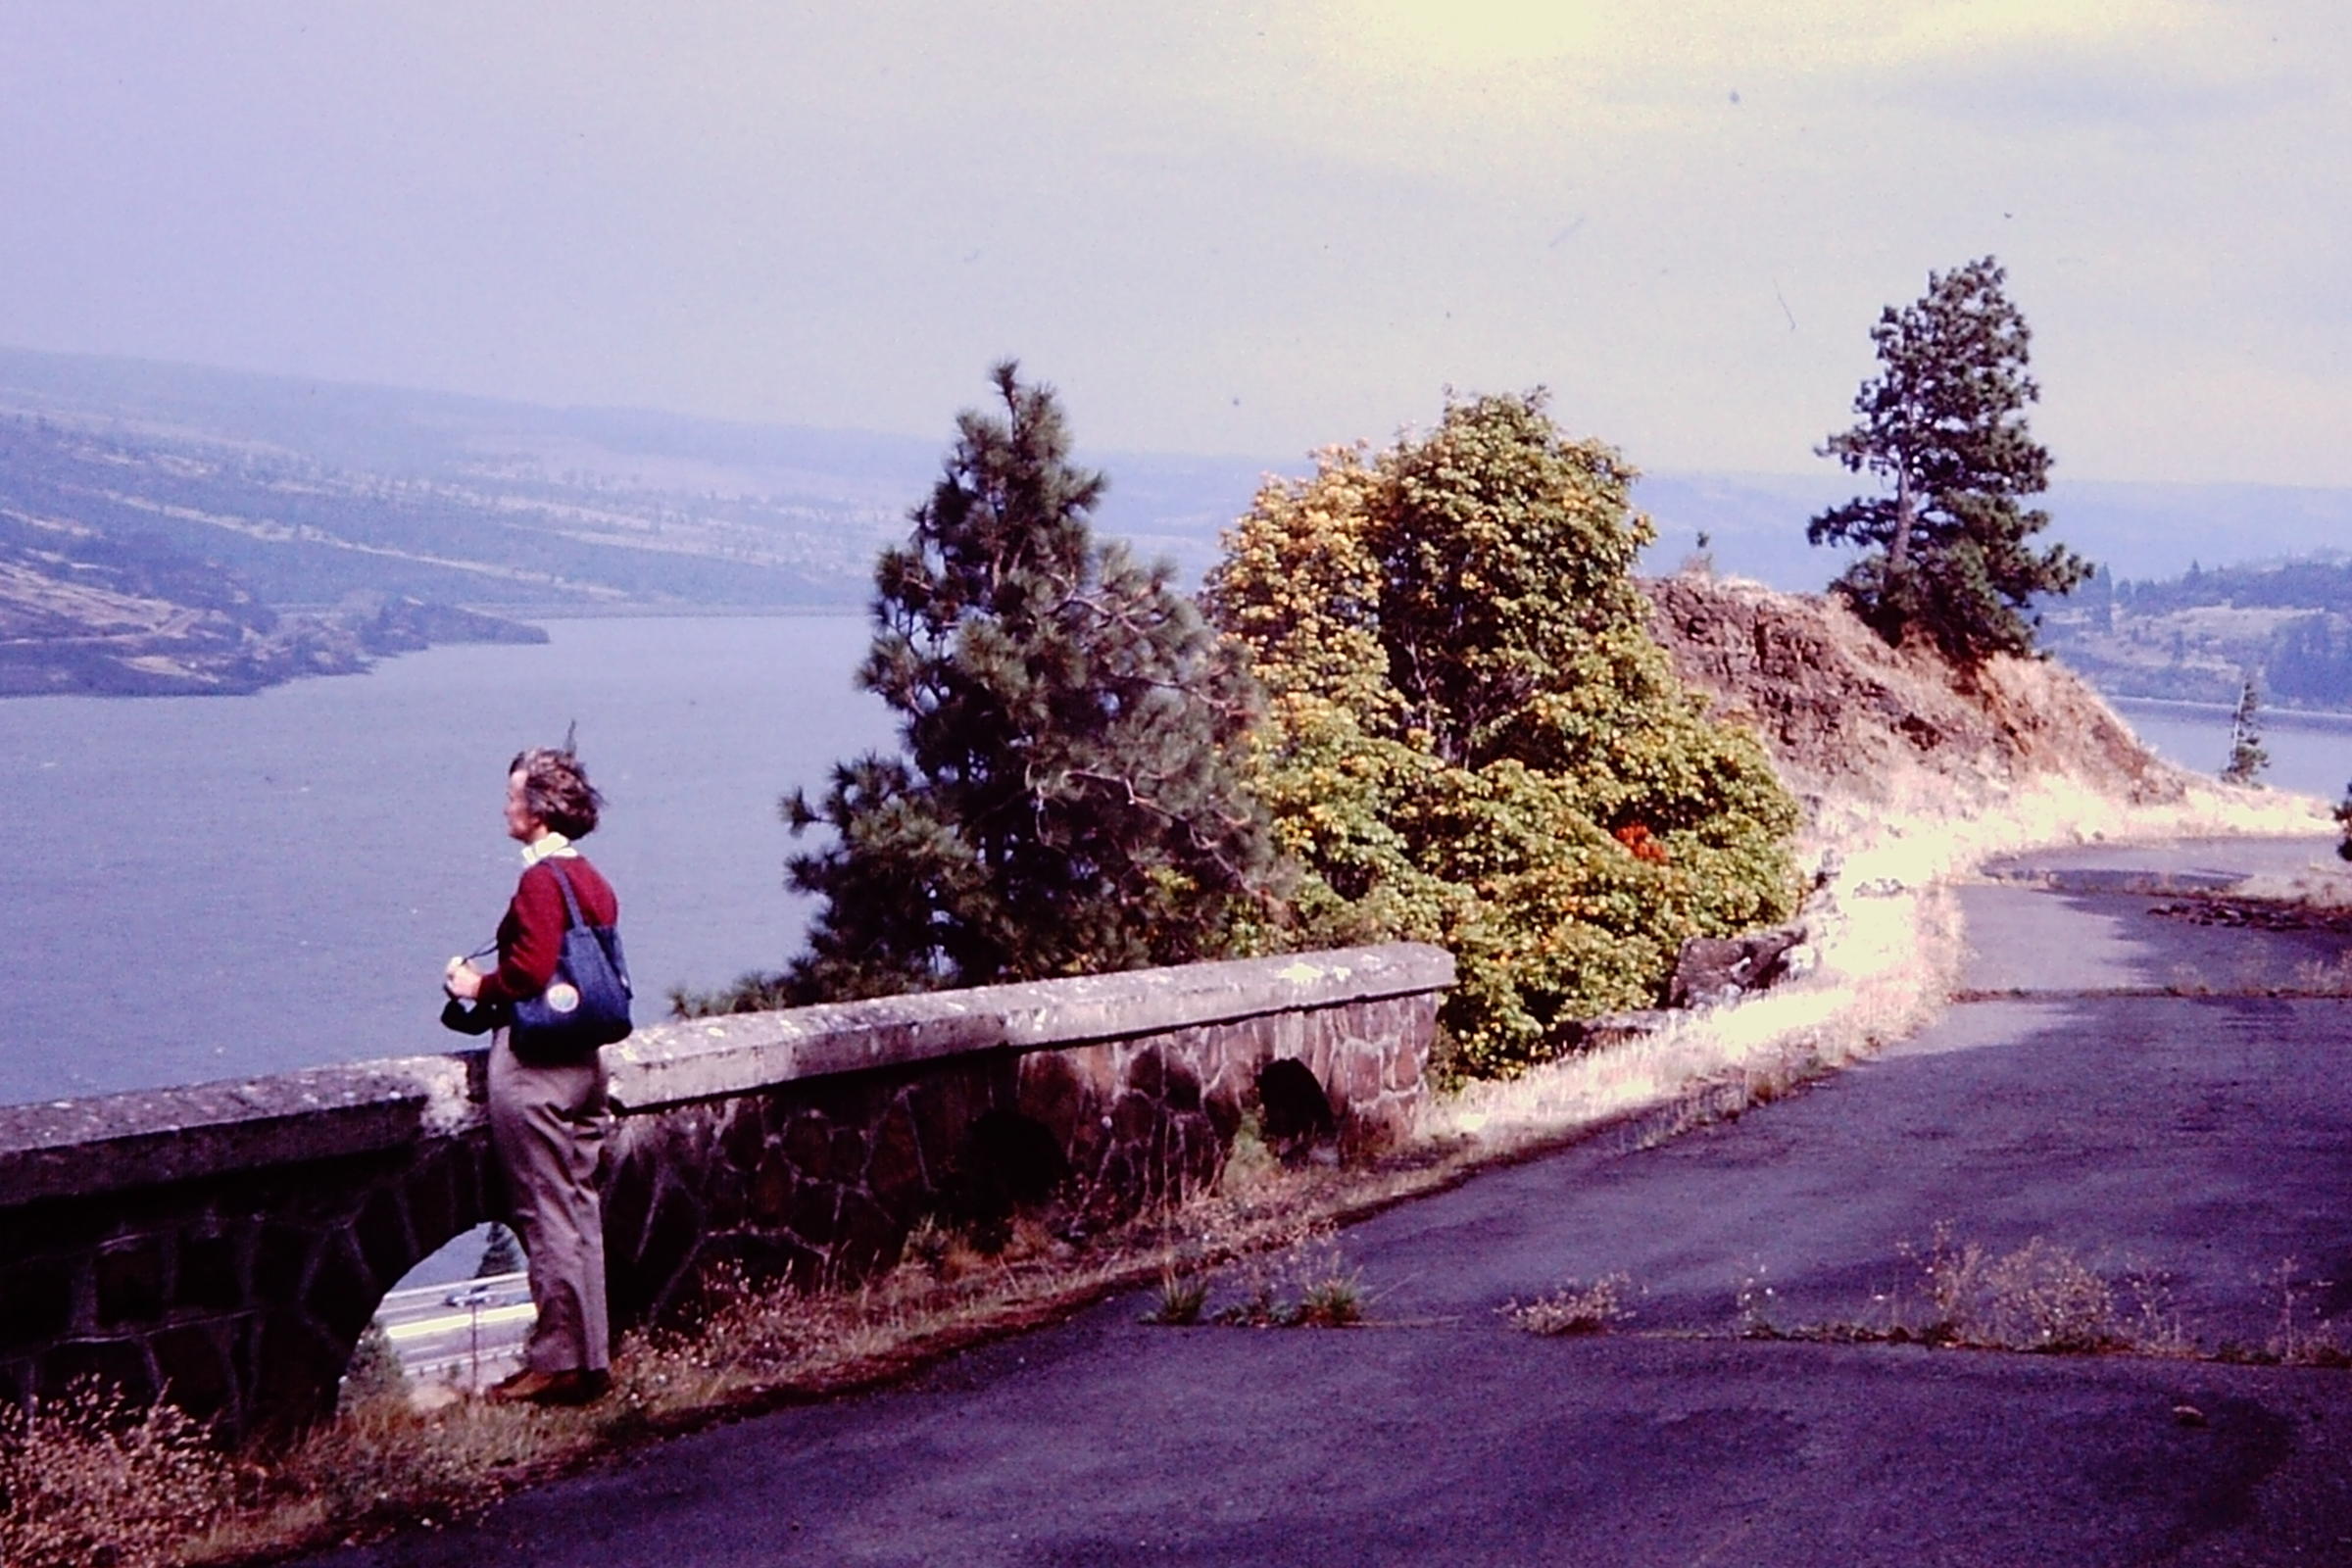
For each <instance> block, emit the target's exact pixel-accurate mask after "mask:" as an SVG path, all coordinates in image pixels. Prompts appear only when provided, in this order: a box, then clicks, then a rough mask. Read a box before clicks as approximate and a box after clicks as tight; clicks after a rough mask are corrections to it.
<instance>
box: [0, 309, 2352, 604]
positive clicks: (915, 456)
mask: <svg viewBox="0 0 2352 1568" xmlns="http://www.w3.org/2000/svg"><path fill="white" fill-rule="evenodd" d="M975 384H976V385H977V381H976V380H975ZM976 399H977V393H975V400H976ZM953 412H954V411H951V410H942V411H941V418H940V428H939V432H938V434H937V435H936V437H930V438H925V437H917V436H907V435H898V434H884V433H876V432H871V431H857V430H831V429H819V428H810V427H805V426H787V425H765V424H753V423H745V422H740V421H730V420H723V419H711V418H704V417H694V416H687V415H678V414H666V413H661V412H655V411H646V410H629V409H611V408H550V407H543V406H539V405H533V404H527V403H518V402H513V401H507V400H501V399H495V398H484V397H475V396H467V395H461V394H452V393H440V392H428V391H417V390H410V389H401V388H390V387H378V386H366V385H358V384H350V383H341V382H330V381H319V380H314V379H306V378H301V377H293V376H280V375H270V374H263V373H258V372H252V371H240V370H226V369H216V368H205V367H199V366H189V365H175V364H166V363H160V362H152V361H141V360H130V359H117V358H109V357H102V356H91V355H62V354H50V353H41V352H36V351H33V350H27V349H15V348H0V422H10V423H11V424H12V427H13V428H14V429H16V430H17V431H18V432H19V437H20V439H19V440H18V442H17V446H16V450H15V451H14V453H13V454H12V455H11V456H10V457H9V458H8V459H7V462H6V466H0V515H5V513H6V512H7V510H8V509H10V508H12V507H13V508H14V509H15V510H16V511H18V512H20V513H22V512H25V511H27V510H37V509H28V507H27V505H26V499H27V498H26V492H27V490H34V491H37V490H39V489H40V487H41V486H42V485H43V484H44V483H52V482H53V481H63V482H64V483H65V484H66V486H67V490H68V491H69V492H70V493H72V494H74V495H77V496H79V497H80V498H81V499H80V500H78V501H74V502H73V503H72V504H71V506H70V507H69V510H73V509H78V512H79V515H77V517H76V520H78V521H80V522H83V523H86V524H87V525H88V526H90V527H91V528H92V529H94V530H95V531H98V532H102V533H113V532H120V531H122V530H124V529H130V530H134V531H137V532H140V533H142V534H144V535H145V536H146V537H147V538H148V539H150V540H151V541H152V542H153V543H154V544H156V545H157V546H160V547H162V548H165V549H169V550H171V551H173V552H176V553H178V554H181V555H184V556H186V557H187V558H189V559H191V560H193V561H197V562H215V563H218V564H220V565H221V566H222V567H224V568H226V569H228V570H230V571H231V572H233V573H235V574H237V575H238V576H239V577H240V578H241V579H242V580H245V581H247V582H249V583H250V584H251V585H252V587H253V588H254V590H255V591H256V592H257V593H258V594H259V596H260V597H261V598H262V599H264V600H265V601H268V602H270V603H272V604H284V603H314V604H316V603H330V602H333V601H335V600H337V599H339V598H340V597H341V596H342V595H343V594H345V593H349V592H354V591H364V592H382V593H392V594H397V595H408V596H412V597H416V598H419V599H425V600H441V601H447V602H458V603H495V604H499V605H504V606H510V607H515V608H518V609H522V610H525V611H527V610H529V609H531V608H533V607H541V608H545V609H547V610H551V611H552V610H557V609H560V608H563V607H565V606H572V607H590V606H605V607H627V606H638V607H645V608H665V609H672V610H683V609H694V608H709V609H775V608H784V607H792V606H803V607H814V606H831V607H840V608H848V607H855V606H860V605H862V604H863V603H864V600H865V598H866V594H867V590H868V585H869V574H870V571H871V564H872V561H873V557H874V555H875V553H876V552H877V551H878V550H879V549H880V548H881V547H882V546H883V545H884V544H886V543H889V542H892V541H895V540H896V539H898V538H900V537H901V536H902V535H903V533H904V530H905V526H906V524H905V518H906V513H907V509H908V508H909V507H910V506H912V505H914V504H915V503H916V502H918V501H919V500H920V499H921V498H922V496H923V495H924V494H925V492H926V491H927V490H928V489H929V487H930V485H931V483H932V482H933V480H934V479H935V478H936V476H937V473H938V466H939V463H940V460H941V457H942V455H943V454H944V453H945V452H946V450H947V448H948V445H949V442H950V441H951V439H952V435H953V432H952V429H951V426H950V417H951V416H952V414H953ZM1075 414H1076V417H1077V422H1078V425H1079V431H1080V434H1081V436H1082V437H1083V434H1084V427H1085V411H1084V410H1082V409H1081V410H1077V411H1075ZM1355 433H1365V432H1346V431H1336V432H1334V435H1335V438H1346V437H1348V436H1349V435H1350V434H1355ZM1595 433H1597V434H1599V435H1601V436H1602V437H1603V438H1605V437H1606V435H1607V432H1605V431H1600V432H1595ZM67 434H71V435H73V436H74V437H76V438H79V439H82V440H83V441H85V442H94V443H97V444H98V447H99V448H103V449H104V455H103V456H100V455H99V454H98V452H97V451H96V450H95V449H93V450H89V451H83V452H82V453H81V455H80V456H79V457H78V458H77V457H74V456H73V454H72V453H67V452H59V451H56V450H52V451H51V452H50V453H49V454H48V455H47V456H46V457H41V458H29V457H28V456H27V453H28V452H29V451H30V450H31V449H33V448H35V447H38V446H39V445H40V444H41V443H42V442H43V441H48V442H49V443H50V444H51V446H52V447H53V448H54V447H55V443H56V441H57V440H58V439H60V438H62V437H63V436H64V435H67ZM1079 455H1080V458H1081V460H1082V461H1085V462H1088V463H1092V464H1094V465H1096V466H1101V467H1103V469H1105V470H1106V471H1107V472H1108V473H1109V475H1110V478H1111V485H1110V490H1109V493H1108V496H1107V498H1106V500H1105V502H1104V505H1103V510H1102V513H1101V515H1100V519H1099V520H1100V522H1101V525H1102V526H1103V530H1104V531H1105V532H1106V533H1109V534H1112V535H1115V536H1120V537H1124V538H1126V539H1128V540H1129V541H1130V542H1131V543H1132V544H1133V545H1134V546H1135V547H1136V549H1137V550H1138V552H1139V554H1142V555H1144V556H1146V557H1147V558H1151V557H1165V558H1168V559H1169V560H1171V561H1172V562H1173V563H1174V564H1175V565H1176V567H1177V570H1178V573H1179V576H1180V578H1181V579H1182V580H1185V581H1187V582H1192V581H1198V580H1199V578H1200V577H1201V574H1202V573H1203V572H1204V571H1205V570H1206V569H1207V567H1208V566H1209V564H1211V563H1212V561H1213V560H1214V557H1215V552H1216V539H1217V535H1218V533H1219V532H1220V530H1222V529H1223V528H1224V527H1225V526H1227V525H1228V524H1229V523H1230V522H1231V521H1232V520H1233V519H1234V518H1235V517H1236V516H1237V515H1240V513H1241V512H1242V511H1243V510H1244V509H1246V508H1247V507H1248V505H1249V504H1250V497H1251V495H1252V494H1253V493H1254V491H1255V490H1256V488H1257V486H1258V484H1259V483H1260V482H1261V480H1262V479H1263V478H1264V476H1265V475H1266V474H1267V473H1268V472H1280V473H1286V474H1302V473H1305V472H1307V471H1308V470H1309V469H1310V468H1311V466H1312V463H1311V460H1310V459H1309V458H1308V457H1307V456H1306V455H1305V454H1298V455H1294V456H1291V457H1287V458H1263V457H1235V456H1201V457H1183V456H1170V455H1165V454H1135V453H1118V452H1097V451H1090V450H1086V449H1084V448H1082V449H1081V451H1080V454H1079ZM1628 456H1629V457H1630V458H1632V459H1633V461H1635V462H1636V463H1637V464H1639V463H1640V460H1641V454H1639V453H1630V454H1628ZM2060 460H2061V461H2060V471H2061V473H2063V471H2064V454H2063V453H2061V454H2060ZM1799 461H1800V462H1801V461H1809V460H1806V459H1802V458H1800V459H1799ZM93 464H96V465H97V466H100V467H103V468H105V469H107V470H110V471H109V474H108V477H109V478H110V479H111V480H113V481H114V482H113V483H111V484H104V485H99V484H92V483H90V482H88V480H89V472H88V470H89V469H90V468H91V466H92V465H93ZM76 467H79V468H80V469H82V470H84V471H83V472H82V473H81V475H80V477H79V478H75V477H73V473H72V471H71V470H73V469H74V468H76ZM126 487H127V488H126ZM54 488H55V486H54V483H52V490H53V491H54ZM1857 488H1858V487H1857V485H1856V483H1855V480H1854V479H1853V477H1852V476H1850V475H1847V474H1844V473H1842V472H1839V471H1838V470H1837V469H1835V468H1834V467H1833V466H1831V465H1829V464H1827V463H1822V464H1820V465H1819V466H1818V471H1814V472H1808V473H1802V474H1750V473H1701V472H1677V471H1664V472H1657V473H1651V474H1647V475H1645V476H1644V477H1643V478H1642V480H1641V481H1640V482H1639V484H1638V486H1637V488H1636V492H1635V499H1636V502H1637V504H1638V505H1640V506H1642V508H1643V509H1644V510H1646V511H1647V512H1648V513H1650V514H1651V515H1652V516H1653V517H1654V518H1655V519H1656V521H1657V523H1658V525H1659V533H1660V537H1659V540H1658V542H1657V544H1656V545H1654V546H1653V547H1652V548H1651V550H1650V551H1649V553H1648V557H1647V560H1646V563H1645V564H1646V566H1647V569H1649V570H1652V571H1670V570H1672V569H1674V567H1676V566H1677V565H1679V564H1681V563H1682V562H1683V561H1684V560H1685V559H1686V558H1688V557H1690V556H1691V555H1692V554H1693V553H1695V552H1696V550H1697V547H1698V539H1699V535H1700V534H1702V533H1703V534H1705V535H1706V536H1707V543H1708V553H1709V554H1710V555H1711V556H1712V558H1713V561H1714V564H1715V566H1716V568H1717V569H1718V570H1721V571H1725V572H1730V573H1736V574H1740V575H1745V576H1750V577H1754V578H1756V579H1758V580H1760V581H1763V582H1766V583H1769V584H1771V585H1773V586H1775V587H1779V588H1782V589H1787V590H1796V591H1805V590H1812V589H1818V588H1819V587H1820V586H1822V585H1823V584H1824V583H1826V582H1827V581H1828V580H1829V579H1830V578H1831V577H1832V576H1834V575H1835V574H1836V573H1837V571H1838V568H1839V565H1840V564H1841V563H1840V559H1839V558H1838V556H1837V555H1836V554H1834V553H1833V552H1830V551H1821V550H1814V549H1811V548H1810V547H1808V546H1807V545H1806V544H1805V542H1804V527H1805V522H1806V520H1807V519H1808V518H1809V517H1810V516H1812V515H1814V514H1815V513H1817V512H1819V511H1820V510H1822V509H1823V508H1824V507H1826V506H1828V505H1829V504H1831V503H1832V502H1834V501H1837V500H1838V499H1841V498H1843V497H1845V496H1847V495H1851V494H1853V493H1855V491H1856V489H1857ZM134 491H135V492H139V493H136V494H133V493H132V492H134ZM93 492H97V494H95V495H93ZM125 498H127V499H125ZM35 499H38V498H35ZM2045 504H2046V506H2047V508H2048V510H2049V511H2050V512H2051V513H2052V515H2053V516H2054V517H2055V519H2056V520H2055V523H2054V525H2053V527H2052V529H2051V532H2050V534H2049V536H2048V537H2050V538H2052V539H2056V540H2062V541H2064V542H2065V543H2067V544H2069V545H2071V546H2073V547H2074V548H2075V549H2077V550H2079V551H2081V552H2082V553H2083V554H2085V555H2087V556H2089V557H2090V558H2091V559H2093V560H2094V561H2097V562H2099V563H2100V564H2103V565H2105V566H2106V567H2107V568H2108V569H2109V571H2110V572H2112V573H2113V574H2114V575H2116V576H2119V577H2122V578H2127V579H2151V578H2160V577H2168V576H2173V575H2177V574H2178V573H2180V572H2181V571H2183V570H2185V569H2187V567H2188V566H2189V565H2190V564H2191V563H2197V564H2202V565H2204V566H2207V567H2212V566H2217V565H2223V564H2230V563H2235V562H2246V561H2258V560H2265V559H2276V558H2280V557H2284V556H2287V555H2292V554H2296V553H2299V552H2308V551H2310V550H2311V549H2313V548H2314V547H2315V546H2322V545H2338V544H2352V490H2324V489H2298V488H2293V487H2287V486H2264V485H2180V484H2133V483H2113V482H2101V481H2081V482H2077V481H2069V480H2064V479H2062V480H2061V481H2060V482H2059V483H2058V484H2057V485H2056V487H2055V488H2054V489H2053V491H2052V493H2051V494H2050V495H2049V496H2048V497H2047V498H2046V502H2045ZM43 505H46V506H49V507H50V508H51V509H52V510H55V508H56V507H58V506H61V505H67V503H65V502H61V501H60V500H59V499H58V497H57V495H56V494H54V493H52V494H51V495H49V496H48V498H47V499H46V500H45V501H44V502H43ZM224 519H225V520H224Z"/></svg>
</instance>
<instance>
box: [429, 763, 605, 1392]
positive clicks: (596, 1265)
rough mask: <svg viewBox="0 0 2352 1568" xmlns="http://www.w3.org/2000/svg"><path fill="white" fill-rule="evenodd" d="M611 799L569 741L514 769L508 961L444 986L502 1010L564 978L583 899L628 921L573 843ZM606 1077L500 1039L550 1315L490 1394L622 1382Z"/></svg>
mask: <svg viewBox="0 0 2352 1568" xmlns="http://www.w3.org/2000/svg"><path fill="white" fill-rule="evenodd" d="M602 805H603V798H602V797H601V796H599V795H598V794H597V792H596V791H595V789H594V788H592V787H591V786H590V785H589V783H588V775H587V774H586V773H585V772H584V771H583V770H582V769H581V767H580V764H579V760H578V759H577V758H576V757H574V756H573V755H572V754H571V752H570V751H568V750H564V751H557V750H555V749H553V748H551V747H539V748H536V749H534V750H531V751H527V752H524V753H523V754H521V755H520V756H519V757H516V758H515V760H514V761H513V762H512V763H511V764H510V765H509V767H508V772H507V832H508V834H509V836H511V837H512V838H514V839H515V841H516V842H517V843H519V844H521V846H522V865H523V871H522V880H521V882H519V883H518V884H517V885H516V886H515V899H514V902H513V903H512V904H510V905H509V906H508V907H507V913H506V917H505V918H504V919H502V920H500V921H499V923H498V967H497V969H495V970H494V971H492V972H491V973H489V974H482V973H480V972H478V971H477V970H475V969H474V968H473V967H472V965H470V964H469V963H467V962H466V960H465V959H463V958H452V959H450V960H449V967H448V969H447V971H446V973H445V974H444V976H443V986H444V988H445V989H446V990H447V991H448V993H449V994H450V995H451V996H453V997H456V998H459V999H460V1000H464V1001H471V1002H472V1003H474V1005H476V1006H477V1007H489V1008H493V1009H496V1010H498V1011H500V1012H503V1011H505V1010H507V1009H509V1008H511V1007H512V1006H513V1005H514V1004H515V1003H517V1002H521V1001H525V1000H527V999H529V998H532V997H536V996H538V995H539V994H540V993H541V992H543V991H545V990H546V989H547V988H548V984H549V982H550V981H552V980H553V979H554V978H555V976H556V964H557V959H558V958H559V956H561V953H562V950H563V944H564V930H565V929H566V928H567V927H568V926H569V925H570V923H571V910H572V907H573V906H575V905H576V907H577V909H578V913H579V918H580V920H581V922H582V923H583V924H586V925H595V926H609V925H612V924H613V923H615V922H616V921H617V920H618V919H619V917H620V901H619V899H618V898H617V897H616V896H615V895H614V894H613V888H612V885H611V884H610V883H608V882H607V881H606V880H605V879H604V877H603V876H602V875H600V874H599V873H598V871H597V869H596V867H595V866H593V865H590V864H589V863H588V861H587V859H586V858H584V857H582V856H581V854H580V852H579V851H578V850H577V849H575V848H573V841H574V840H575V839H582V838H585V837H587V836H588V835H589V834H590V833H593V832H595V831H596V819H597V810H598V808H599V807H600V806H602ZM566 887H568V891H569V895H570V897H569V899H566V897H565V892H566ZM605 1087H606V1086H605V1067H604V1062H603V1059H602V1058H601V1057H600V1056H599V1055H598V1054H597V1053H596V1052H595V1051H594V1050H593V1049H591V1050H589V1051H587V1052H585V1053H584V1054H578V1055H574V1056H566V1057H563V1058H560V1059H547V1060H541V1059H531V1060H525V1059H523V1058H522V1057H521V1056H518V1055H516V1054H515V1044H514V1039H513V1031H512V1030H511V1029H505V1028H502V1029H500V1030H499V1031H498V1034H497V1036H496V1038H495V1039H494V1040H493V1041H492V1043H491V1047H490V1103H489V1114H490V1142H491V1147H492V1148H493V1149H494V1150H495V1151H496V1152H497V1154H498V1161H499V1165H500V1166H501V1168H503V1169H504V1170H505V1172H506V1178H507V1192H508V1195H509V1201H510V1203H511V1204H512V1206H513V1209H514V1218H515V1232H516V1233H517V1235H519V1237H520V1238H521V1241H522V1247H523V1252H524V1254H525V1257H526V1258H527V1261H528V1267H529V1270H530V1282H531V1303H532V1305H533V1306H535V1307H536V1308H537V1309H538V1313H539V1317H538V1321H537V1322H536V1323H535V1324H534V1325H533V1326H532V1328H531V1337H530V1342H529V1344H528V1345H527V1346H526V1347H525V1348H524V1351H523V1364H522V1370H521V1371H519V1372H517V1373H515V1375H514V1376H513V1377H511V1378H508V1379H507V1380H506V1381H505V1382H503V1383H500V1384H498V1385H497V1386H496V1387H494V1388H492V1389H491V1390H490V1393H489V1397H490V1398H492V1399H495V1400H499V1401H501V1402H514V1401H527V1402H530V1403H533V1404H587V1403H589V1402H591V1401H592V1400H595V1399H598V1398H601V1397H604V1395H605V1393H606V1391H607V1390H609V1389H610V1388H611V1387H612V1386H613V1375H612V1347H611V1338H612V1333H611V1329H610V1328H609V1326H608V1324H607V1322H606V1317H605V1226H604V1209H603V1205H602V1203H601V1201H600V1200H599V1199H598V1196H597V1191H596V1164H597V1155H598V1153H599V1152H600V1151H601V1150H602V1148H603V1146H604V1138H605V1127H606V1122H607V1115H606V1106H605Z"/></svg>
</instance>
